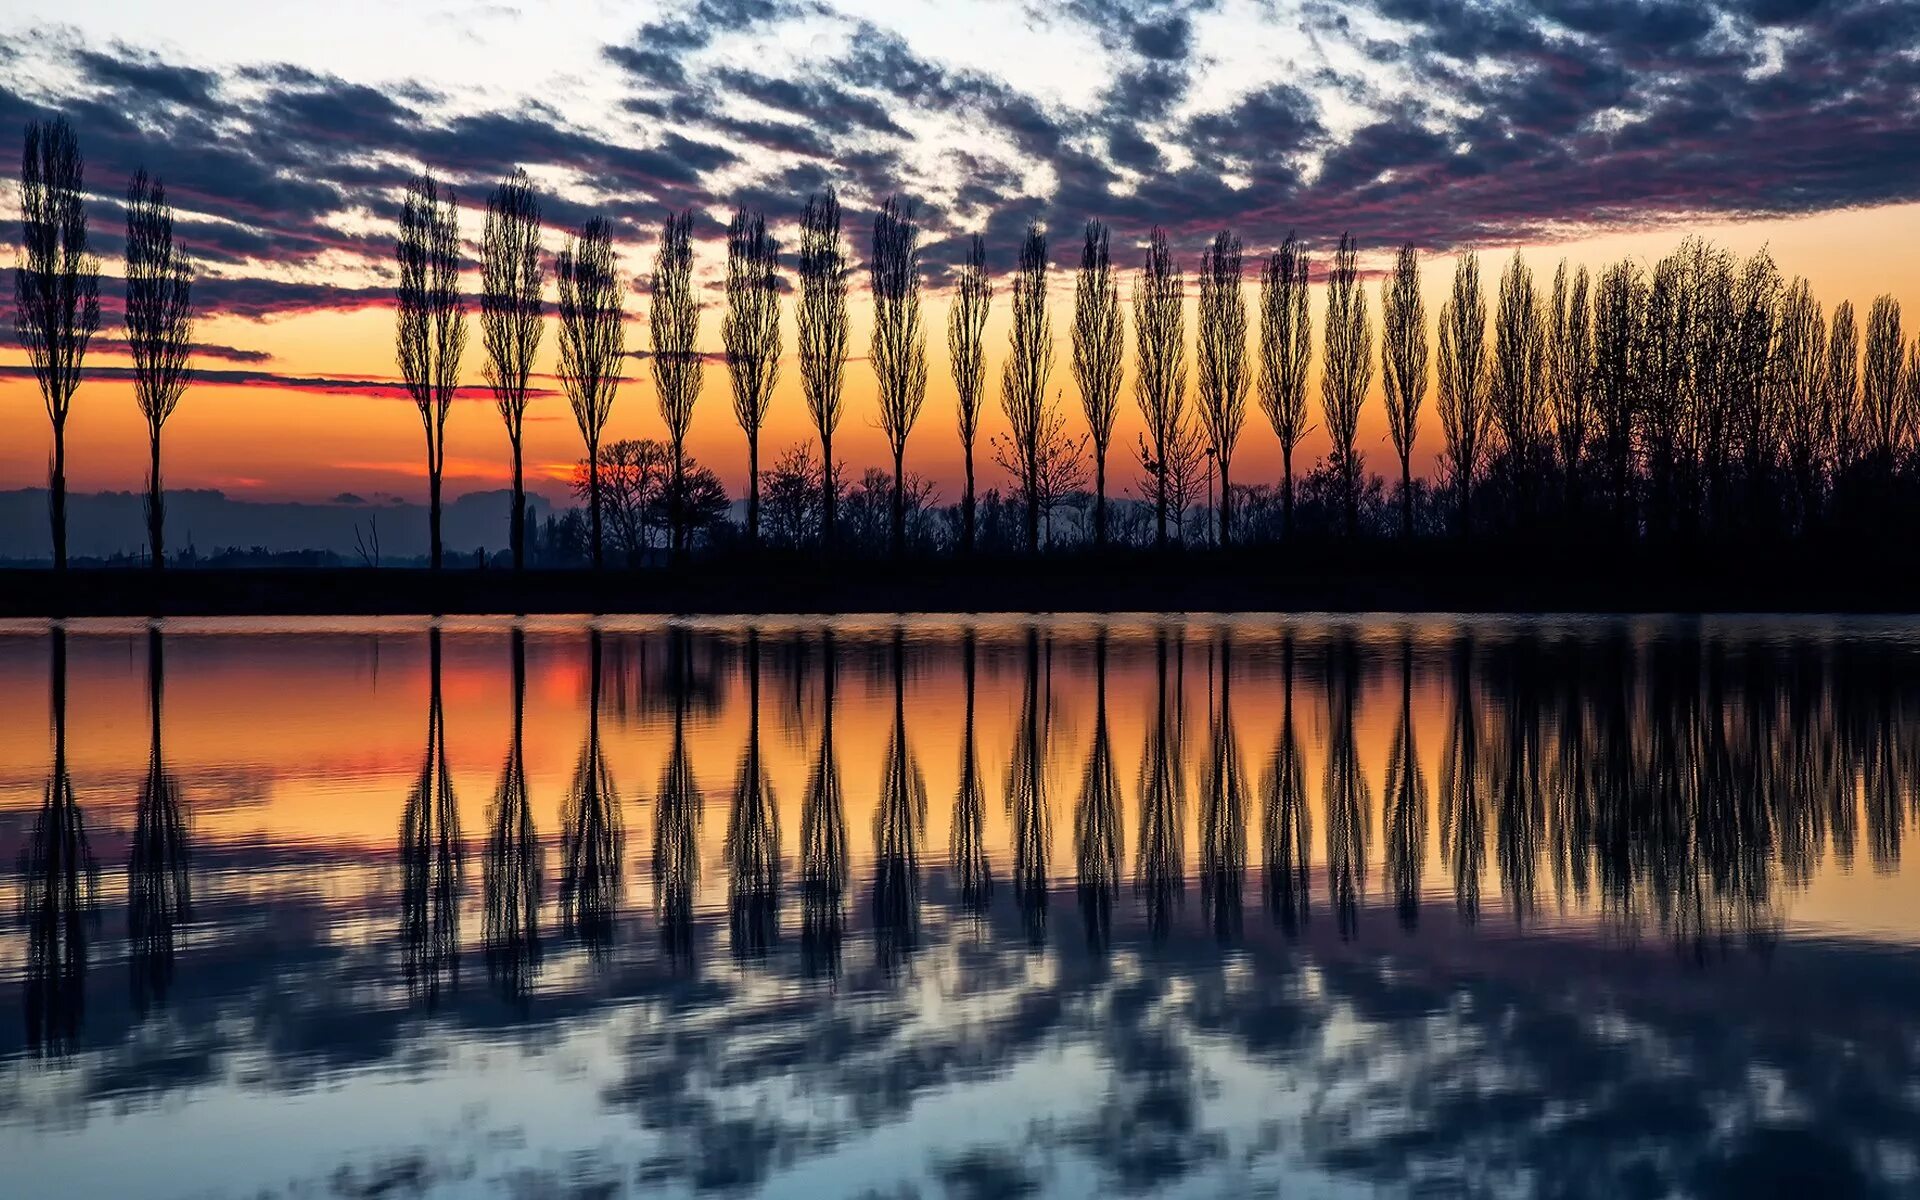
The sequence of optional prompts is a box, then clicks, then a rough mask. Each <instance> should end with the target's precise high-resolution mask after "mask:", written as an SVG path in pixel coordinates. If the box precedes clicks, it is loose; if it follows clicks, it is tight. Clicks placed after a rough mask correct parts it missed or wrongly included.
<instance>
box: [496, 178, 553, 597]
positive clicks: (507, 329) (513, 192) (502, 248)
mask: <svg viewBox="0 0 1920 1200" xmlns="http://www.w3.org/2000/svg"><path fill="white" fill-rule="evenodd" d="M544 284H545V271H544V270H543V269H542V267H541V263H540V201H539V200H538V198H537V197H535V195H534V192H533V182H532V181H531V180H530V179H528V178H527V173H526V171H525V170H523V169H521V168H517V167H516V168H515V169H514V172H513V174H512V175H510V176H508V177H507V178H506V179H504V180H502V181H501V182H500V184H499V185H498V186H497V187H495V188H494V189H493V193H492V194H491V195H489V196H488V197H487V223H486V228H485V230H484V232H483V233H482V234H481V238H480V340H481V341H482V342H484V343H485V345H486V350H487V362H486V367H485V371H486V377H487V386H488V387H490V388H492V389H493V402H494V405H495V406H496V407H497V408H499V410H500V420H501V421H502V422H504V423H505V424H506V427H507V443H508V445H509V446H510V447H511V448H512V450H513V500H512V504H513V507H512V511H511V513H510V515H509V517H508V526H507V541H508V544H509V545H510V546H511V548H512V551H513V569H514V570H516V571H519V570H522V569H524V568H525V567H526V562H527V493H526V484H525V479H524V475H523V466H524V455H523V435H524V433H525V430H526V419H527V391H528V381H529V380H530V379H531V378H532V376H533V362H534V357H535V356H536V355H537V354H538V353H539V351H540V336H541V334H542V332H543V331H544V330H545V329H546V321H545V320H544V315H545V314H544V308H545V305H544V304H543V303H542V301H541V289H542V287H543V286H544Z"/></svg>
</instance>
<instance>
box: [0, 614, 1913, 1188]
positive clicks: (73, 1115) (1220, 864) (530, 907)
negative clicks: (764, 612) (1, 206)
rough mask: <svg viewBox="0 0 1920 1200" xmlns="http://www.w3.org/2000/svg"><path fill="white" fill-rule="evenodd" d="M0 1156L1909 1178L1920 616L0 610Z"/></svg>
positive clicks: (638, 1169)
mask: <svg viewBox="0 0 1920 1200" xmlns="http://www.w3.org/2000/svg"><path fill="white" fill-rule="evenodd" d="M0 695H3V696H5V697H6V700H7V703H6V705H5V708H4V712H5V714H6V720H5V721H4V722H3V723H0V843H4V845H0V851H4V858H0V863H4V870H5V875H4V884H3V885H0V886H4V890H5V892H6V896H5V897H4V901H5V903H4V905H3V906H0V921H3V922H4V924H3V925H0V931H3V932H0V1161H4V1163H5V1166H4V1168H3V1169H4V1172H5V1176H4V1178H5V1182H4V1183H0V1191H3V1192H5V1193H6V1194H8V1195H16V1196H21V1197H41V1196H48V1197H51V1196H108V1195H113V1196H135V1195H138V1196H221V1197H242V1196H248V1197H250V1196H276V1197H278V1196H286V1197H294V1196H346V1197H402V1196H406V1197H411V1196H436V1197H437V1196H468V1195H483V1196H493V1195H504V1196H527V1197H532V1196H550V1195H581V1196H613V1195H629V1194H631V1195H643V1194H644V1195H694V1194H703V1195H704V1194H713V1195H766V1196H783V1197H784V1196H791V1197H837V1196H875V1197H899V1196H923V1197H940V1196H954V1197H993V1196H1022V1195H1036V1196H1038V1195H1044V1196H1073V1197H1081V1196H1108V1195H1113V1194H1116V1193H1124V1194H1129V1195H1153V1196H1162V1195H1164V1196H1198V1197H1220V1196H1239V1195H1277V1196H1288V1197H1294V1196H1373V1195H1402V1194H1407V1195H1530V1194H1546V1195H1555V1196H1596V1197H1602V1196H1605V1197H1613V1196H1646V1197H1655V1196H1676V1195H1678V1196H1703V1197H1704V1196H1755V1195H1822V1196H1852V1195H1863V1196H1866V1195H1900V1194H1914V1193H1915V1192H1916V1191H1920V873H1915V874H1909V873H1908V872H1907V871H1906V870H1905V868H1904V864H1903V862H1902V853H1903V850H1904V849H1905V839H1906V836H1907V835H1908V834H1909V833H1914V832H1916V821H1917V820H1920V797H1916V794H1915V789H1916V785H1920V622H1909V621H1900V620H1883V619H1859V620H1855V619H1822V618H1777V619H1775V618H1757V617H1756V618H1671V619H1665V618H1643V619H1611V618H1608V619H1598V618H1595V619H1583V618H1538V619H1504V618H1503V619H1480V618H1464V617H1463V618H1450V617H1431V618H1408V617H1397V616H1394V617H1386V616H1380V617H1372V616H1362V617H1296V618H1280V617H1260V618H1252V617H1210V616H1188V617H1168V618H1161V617H1152V616H1127V617H1111V618H1092V617H1055V618H1044V619H1032V620H1029V619H1025V618H981V619H978V620H971V619H962V618H947V617H942V618H925V619H918V618H911V619H902V620H892V619H877V618H859V619H846V620H830V621H822V620H814V619H782V618H768V619H764V620H760V621H757V622H756V621H747V620H739V619H727V620H712V621H666V620H624V619H612V618H609V619H593V620H589V619H586V618H536V619H528V620H525V621H513V620H509V619H504V618H503V619H464V618H463V619H459V620H451V619H450V620H446V621H442V622H429V621H425V620H377V621H371V620H370V621H362V620H325V619H317V620H281V619H275V620H259V621H254V620H234V621H167V622H163V623H158V624H152V625H149V624H148V623H145V622H137V621H136V622H69V623H67V624H65V625H64V626H53V625H49V624H47V623H44V622H40V623H15V624H6V625H0Z"/></svg>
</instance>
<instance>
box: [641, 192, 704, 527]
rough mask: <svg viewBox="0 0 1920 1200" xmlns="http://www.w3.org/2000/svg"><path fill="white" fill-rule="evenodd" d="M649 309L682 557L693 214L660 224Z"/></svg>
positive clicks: (691, 366) (695, 393)
mask: <svg viewBox="0 0 1920 1200" xmlns="http://www.w3.org/2000/svg"><path fill="white" fill-rule="evenodd" d="M652 292H653V310H652V313H651V315H650V317H649V320H648V323H647V328H648V332H649V334H650V336H651V337H652V338H653V386H654V390H655V391H656V392H657V393H658V394H659V399H660V419H661V420H662V421H664V422H665V423H666V426H667V447H668V449H669V450H670V451H671V452H672V458H673V482H672V491H671V493H670V496H669V500H668V506H667V507H668V509H669V512H670V514H671V515H670V516H669V518H668V519H669V521H670V522H671V523H672V527H673V533H672V535H671V540H672V543H673V554H674V557H675V558H684V557H685V555H686V553H687V550H688V541H689V537H688V532H687V517H686V507H687V430H688V429H689V428H690V427H691V426H692V425H693V406H694V402H695V401H697V400H699V399H700V376H701V374H702V371H703V367H704V362H703V360H702V359H701V357H700V351H699V349H698V347H697V346H696V344H695V343H696V341H697V340H698V338H699V334H700V302H699V300H698V299H697V298H696V297H695V296H694V291H693V213H692V212H691V211H688V212H683V213H678V214H674V213H669V214H667V218H666V220H665V221H664V222H662V224H661V227H660V248H659V250H658V251H656V252H655V254H654V259H653V280H652Z"/></svg>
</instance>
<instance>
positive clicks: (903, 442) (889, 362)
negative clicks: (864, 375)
mask: <svg viewBox="0 0 1920 1200" xmlns="http://www.w3.org/2000/svg"><path fill="white" fill-rule="evenodd" d="M869 278H870V280H871V288H872V292H873V371H874V375H875V376H876V377H877V378H878V380H879V383H880V428H881V429H882V430H883V431H885V433H886V435H887V445H888V447H889V448H891V449H892V451H893V552H894V553H895V554H896V555H898V554H902V553H905V551H906V546H907V496H906V485H907V477H906V457H907V435H908V434H910V433H912V432H913V424H914V422H915V421H917V420H919V419H920V407H921V405H923V404H925V403H926V400H927V338H926V333H925V331H924V330H922V329H921V327H920V227H919V225H917V224H916V223H915V222H914V219H913V206H912V205H911V204H903V203H902V202H901V201H899V200H898V199H890V200H888V201H887V202H886V203H885V204H882V205H881V206H880V211H879V213H878V214H876V215H875V216H874V219H873V256H872V258H871V260H870V261H869Z"/></svg>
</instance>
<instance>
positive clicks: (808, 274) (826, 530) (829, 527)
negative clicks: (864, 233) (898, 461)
mask: <svg viewBox="0 0 1920 1200" xmlns="http://www.w3.org/2000/svg"><path fill="white" fill-rule="evenodd" d="M849 270H851V266H850V264H849V262H848V259H847V249H846V244H845V243H844V242H843V241H841V239H840V200H839V197H838V196H836V195H835V194H834V190H833V189H832V188H828V189H827V190H826V191H825V192H823V193H821V194H819V195H817V196H809V197H807V206H806V208H805V209H804V210H803V211H802V212H801V214H800V307H799V311H798V312H797V313H796V314H795V316H796V321H795V324H796V326H797V328H798V332H799V338H800V386H801V390H802V391H803V392H804V393H805V394H806V398H807V412H808V413H809V414H810V415H811V416H812V417H813V427H814V428H815V429H816V430H818V431H819V433H820V461H821V464H822V469H821V472H820V544H821V545H822V546H823V547H825V548H826V549H827V550H828V551H829V552H831V550H832V549H833V545H834V528H833V526H834V517H835V515H836V514H835V509H836V508H837V507H838V501H839V498H840V494H839V486H838V481H839V471H840V468H839V465H838V464H836V463H835V462H834V460H833V433H834V430H835V429H837V428H839V425H840V388H841V384H842V382H843V381H844V379H845V377H846V369H847V272H848V271H849Z"/></svg>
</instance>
